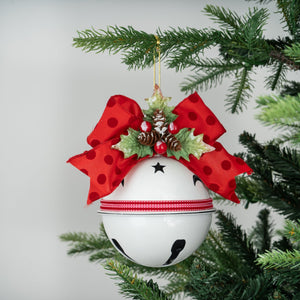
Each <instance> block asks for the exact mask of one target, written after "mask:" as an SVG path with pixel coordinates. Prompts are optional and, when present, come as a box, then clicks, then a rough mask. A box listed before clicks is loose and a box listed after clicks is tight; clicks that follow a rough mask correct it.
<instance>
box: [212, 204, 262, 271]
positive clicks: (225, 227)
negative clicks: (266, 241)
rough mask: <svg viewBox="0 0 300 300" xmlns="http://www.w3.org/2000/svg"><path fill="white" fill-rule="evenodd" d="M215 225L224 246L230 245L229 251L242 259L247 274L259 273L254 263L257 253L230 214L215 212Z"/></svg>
mask: <svg viewBox="0 0 300 300" xmlns="http://www.w3.org/2000/svg"><path fill="white" fill-rule="evenodd" d="M217 217H218V221H217V225H218V227H219V228H220V230H221V232H222V239H223V240H224V242H225V243H226V245H227V246H228V245H230V246H229V247H230V249H231V251H233V252H234V253H235V254H236V255H237V256H239V257H240V258H241V259H242V262H243V263H244V264H246V266H247V268H248V271H249V273H248V274H251V273H256V272H259V269H258V268H257V266H256V265H255V263H254V261H255V259H256V257H257V253H256V251H255V249H254V248H253V244H252V243H251V242H250V241H249V240H248V237H247V234H246V233H245V232H244V231H243V230H242V229H241V226H239V225H237V224H236V222H235V220H234V219H233V217H232V215H231V214H227V215H225V213H224V212H222V211H220V210H219V211H217Z"/></svg>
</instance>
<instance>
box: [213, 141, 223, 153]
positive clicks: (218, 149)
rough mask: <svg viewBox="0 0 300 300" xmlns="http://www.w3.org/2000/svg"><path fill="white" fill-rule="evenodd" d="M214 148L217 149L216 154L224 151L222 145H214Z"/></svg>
mask: <svg viewBox="0 0 300 300" xmlns="http://www.w3.org/2000/svg"><path fill="white" fill-rule="evenodd" d="M213 147H214V148H215V151H216V152H220V151H222V149H223V147H222V145H221V144H220V143H214V145H213Z"/></svg>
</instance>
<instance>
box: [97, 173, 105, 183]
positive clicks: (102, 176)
mask: <svg viewBox="0 0 300 300" xmlns="http://www.w3.org/2000/svg"><path fill="white" fill-rule="evenodd" d="M97 181H98V183H99V184H104V183H105V182H106V176H105V174H99V175H98V177H97Z"/></svg>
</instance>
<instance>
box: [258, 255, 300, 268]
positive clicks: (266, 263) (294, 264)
mask: <svg viewBox="0 0 300 300" xmlns="http://www.w3.org/2000/svg"><path fill="white" fill-rule="evenodd" d="M257 262H258V264H259V265H261V266H262V267H264V268H265V269H277V268H287V267H289V268H299V271H300V251H298V250H294V251H285V252H284V251H282V250H273V251H267V252H266V253H264V254H261V255H259V258H258V259H257Z"/></svg>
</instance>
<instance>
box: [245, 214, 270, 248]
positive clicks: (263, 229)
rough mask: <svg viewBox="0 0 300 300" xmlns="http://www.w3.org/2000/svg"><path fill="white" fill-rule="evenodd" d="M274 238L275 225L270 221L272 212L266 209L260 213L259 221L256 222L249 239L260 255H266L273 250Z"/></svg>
mask: <svg viewBox="0 0 300 300" xmlns="http://www.w3.org/2000/svg"><path fill="white" fill-rule="evenodd" d="M272 237H273V223H272V222H271V220H270V211H269V210H268V209H266V208H265V209H262V210H261V211H260V212H259V213H258V221H256V223H255V226H254V227H253V230H252V232H251V234H250V237H249V239H250V240H251V241H252V242H253V244H254V245H255V247H256V249H257V250H258V252H259V253H264V252H265V251H268V250H270V249H271V240H272Z"/></svg>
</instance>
